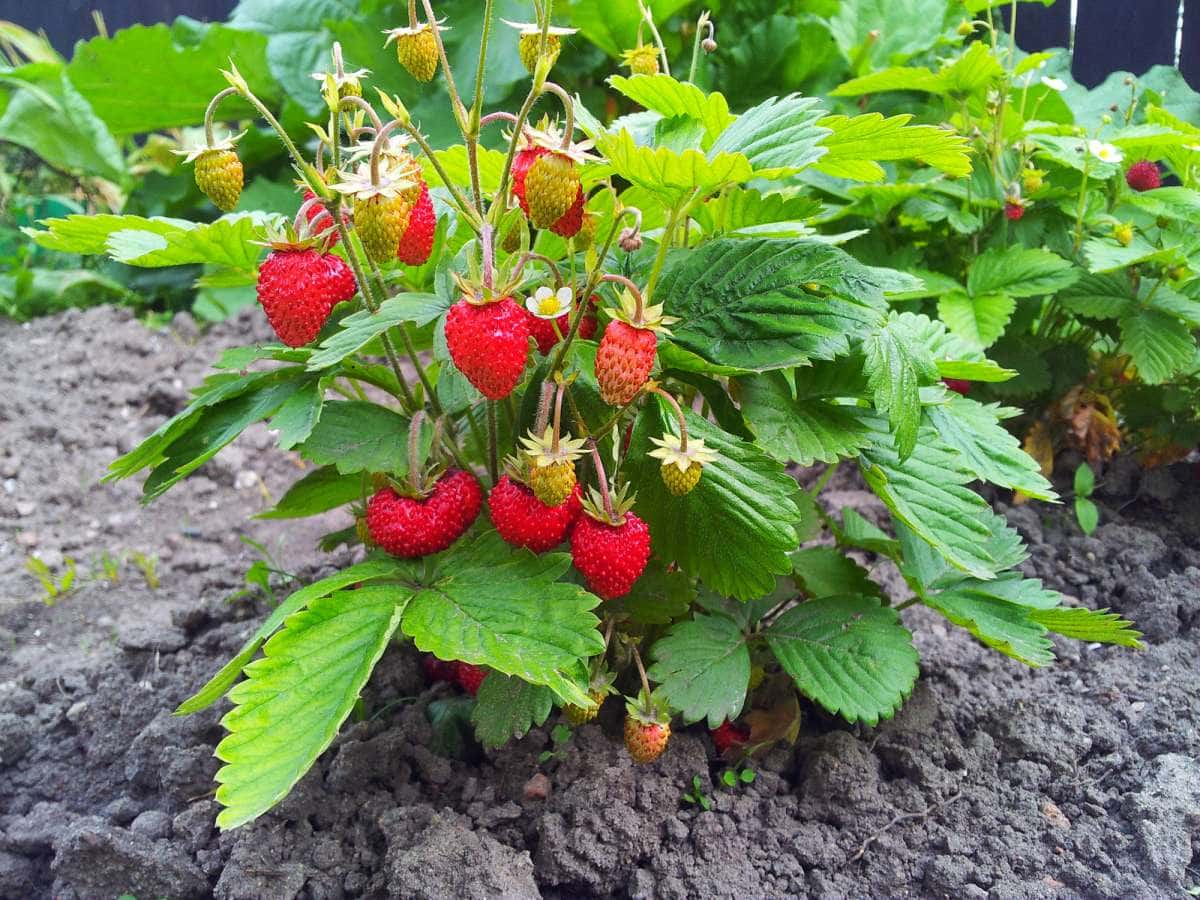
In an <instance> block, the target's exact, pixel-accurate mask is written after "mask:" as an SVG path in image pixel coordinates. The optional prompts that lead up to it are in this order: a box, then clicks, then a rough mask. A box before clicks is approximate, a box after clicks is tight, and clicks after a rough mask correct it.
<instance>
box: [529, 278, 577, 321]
mask: <svg viewBox="0 0 1200 900" xmlns="http://www.w3.org/2000/svg"><path fill="white" fill-rule="evenodd" d="M572 299H574V292H573V291H572V290H571V289H570V288H569V287H560V288H559V289H558V290H557V291H552V290H550V288H548V287H544V286H543V287H540V288H538V289H537V290H536V291H534V292H533V296H532V297H530V298H529V299H527V300H526V301H525V308H526V309H527V310H529V311H530V312H531V313H533V314H534V315H535V316H537V317H538V318H539V319H557V318H558V317H559V316H565V315H566V314H567V313H569V312H570V311H571V300H572Z"/></svg>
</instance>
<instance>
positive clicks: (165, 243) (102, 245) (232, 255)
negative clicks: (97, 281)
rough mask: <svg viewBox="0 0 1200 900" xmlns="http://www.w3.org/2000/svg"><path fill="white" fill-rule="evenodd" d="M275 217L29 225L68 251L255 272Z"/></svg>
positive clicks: (139, 262) (41, 239) (102, 219)
mask: <svg viewBox="0 0 1200 900" xmlns="http://www.w3.org/2000/svg"><path fill="white" fill-rule="evenodd" d="M274 219H275V217H272V216H264V215H262V214H261V213H232V214H230V215H226V216H222V217H221V218H219V219H217V220H216V221H215V222H208V223H198V222H186V221H184V220H182V219H164V218H159V217H154V218H150V219H146V218H143V217H142V216H118V215H98V216H77V215H73V216H67V217H66V218H65V219H47V220H44V221H43V222H41V223H40V224H42V225H45V226H46V230H44V231H41V230H35V229H32V228H30V229H25V233H26V234H27V235H29V237H30V238H32V239H33V241H34V243H36V244H38V245H39V246H42V247H46V248H47V249H49V250H58V251H60V252H63V253H81V254H85V255H87V254H99V253H107V254H108V255H109V256H110V257H112V258H113V259H115V260H116V261H117V262H121V263H125V264H126V265H130V266H144V267H148V268H160V267H162V266H181V265H191V264H197V263H203V264H207V265H213V266H227V267H230V268H233V269H242V270H245V271H249V272H253V271H254V270H255V268H256V267H257V265H258V258H259V256H260V255H261V254H262V247H261V246H259V245H258V244H256V243H254V242H255V241H262V240H264V239H265V237H266V233H267V226H268V225H269V224H270V223H271V222H272V221H274Z"/></svg>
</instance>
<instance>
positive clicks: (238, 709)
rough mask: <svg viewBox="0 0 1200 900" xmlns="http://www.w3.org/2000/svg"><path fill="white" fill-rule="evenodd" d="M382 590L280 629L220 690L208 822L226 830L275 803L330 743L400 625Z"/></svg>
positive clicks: (340, 598)
mask: <svg viewBox="0 0 1200 900" xmlns="http://www.w3.org/2000/svg"><path fill="white" fill-rule="evenodd" d="M403 610H404V606H403V603H397V596H396V591H395V590H392V589H390V588H387V587H366V588H363V589H361V590H358V591H342V592H339V593H336V594H333V595H332V596H329V597H325V598H322V599H320V600H317V601H316V602H315V603H313V604H312V605H311V606H310V607H309V608H308V609H306V610H304V611H303V612H298V613H296V614H295V615H293V616H291V617H290V618H288V619H287V620H286V621H285V622H284V626H283V630H282V631H280V632H279V633H278V634H276V635H275V636H274V637H272V638H271V639H270V640H269V641H267V643H266V646H264V647H263V658H262V659H259V660H256V661H255V662H252V663H250V665H248V666H247V667H246V680H245V681H243V682H241V683H240V684H238V685H237V686H236V687H234V689H233V690H232V691H230V695H229V696H230V699H231V700H232V701H233V703H234V708H233V709H232V710H230V711H229V712H228V713H227V714H226V715H225V718H223V719H222V720H221V724H222V725H224V726H225V728H226V729H228V731H229V734H228V735H226V736H225V738H224V740H222V741H221V743H220V744H218V745H217V750H216V755H217V758H218V759H220V760H222V761H223V762H224V763H225V765H224V766H223V767H222V768H221V770H220V771H219V772H218V773H217V782H218V783H219V784H220V785H221V786H220V787H219V788H218V789H217V801H218V802H219V803H221V805H222V806H224V807H225V808H224V809H223V810H222V811H221V813H220V814H219V815H218V816H217V824H218V826H219V827H220V828H222V829H226V830H227V829H230V828H236V827H237V826H238V825H242V824H244V823H246V822H249V821H251V820H253V819H255V818H257V817H258V816H260V815H262V813H264V812H266V811H267V810H268V809H270V808H271V807H272V806H274V805H275V804H276V803H278V802H279V801H280V800H282V799H283V798H284V797H285V796H287V794H288V792H289V791H290V790H291V789H292V787H293V786H294V785H295V784H296V782H297V781H299V780H300V778H301V776H303V775H304V773H305V772H307V771H308V769H309V767H311V766H312V764H313V763H314V762H315V761H316V759H317V757H318V756H320V755H321V753H322V752H323V751H324V750H325V748H326V747H328V746H329V745H330V743H332V741H333V739H334V737H335V736H336V735H337V732H338V729H339V728H340V727H341V725H342V722H343V721H345V719H346V717H347V716H348V715H349V714H350V710H351V709H352V708H353V706H354V703H355V701H356V700H357V699H358V695H359V692H361V691H362V689H363V686H364V685H365V684H366V683H367V679H368V678H369V677H370V676H371V670H372V669H374V668H375V663H377V662H378V661H379V658H380V657H381V656H383V651H384V650H386V649H387V645H388V641H390V640H391V637H392V633H393V632H394V631H395V630H396V626H397V625H399V623H400V614H401V613H402V612H403Z"/></svg>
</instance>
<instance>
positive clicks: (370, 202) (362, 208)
mask: <svg viewBox="0 0 1200 900" xmlns="http://www.w3.org/2000/svg"><path fill="white" fill-rule="evenodd" d="M412 207H413V205H412V202H411V201H410V200H408V199H407V198H406V197H405V196H404V195H403V194H397V195H395V196H390V197H389V196H386V195H382V194H377V195H375V196H373V197H367V198H366V199H365V200H359V201H357V202H356V203H355V204H354V226H355V228H356V229H357V230H358V236H359V238H360V239H361V240H362V244H363V249H364V250H366V251H367V256H369V257H370V258H371V259H373V260H374V261H375V262H377V263H379V264H380V265H382V264H383V263H386V262H389V261H391V260H393V259H395V258H396V252H397V250H398V249H399V247H400V238H402V237H403V236H404V232H405V230H406V229H407V228H408V218H409V216H410V215H411V213H412Z"/></svg>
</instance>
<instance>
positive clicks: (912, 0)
mask: <svg viewBox="0 0 1200 900" xmlns="http://www.w3.org/2000/svg"><path fill="white" fill-rule="evenodd" d="M954 15H955V14H954V13H953V12H952V7H950V6H949V5H948V4H947V3H945V2H944V0H842V3H841V4H840V6H839V7H838V11H837V13H836V15H834V16H833V17H832V18H831V19H830V21H829V29H830V31H832V32H833V37H834V40H836V41H837V45H838V49H839V50H841V51H842V55H843V56H844V57H845V58H846V60H847V62H850V63H852V64H853V63H855V62H856V61H859V60H861V64H862V65H864V66H865V65H874V66H876V67H878V66H881V65H888V64H891V65H896V64H899V63H902V62H904V61H905V60H906V59H908V58H909V57H911V56H913V55H915V54H917V53H921V52H923V51H925V50H929V49H931V48H933V47H934V46H935V45H936V44H937V42H938V39H939V37H940V32H941V31H942V30H944V29H945V28H946V27H947V26H948V25H949V24H950V22H951V17H952V16H954ZM955 22H957V19H955ZM860 71H861V69H860Z"/></svg>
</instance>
